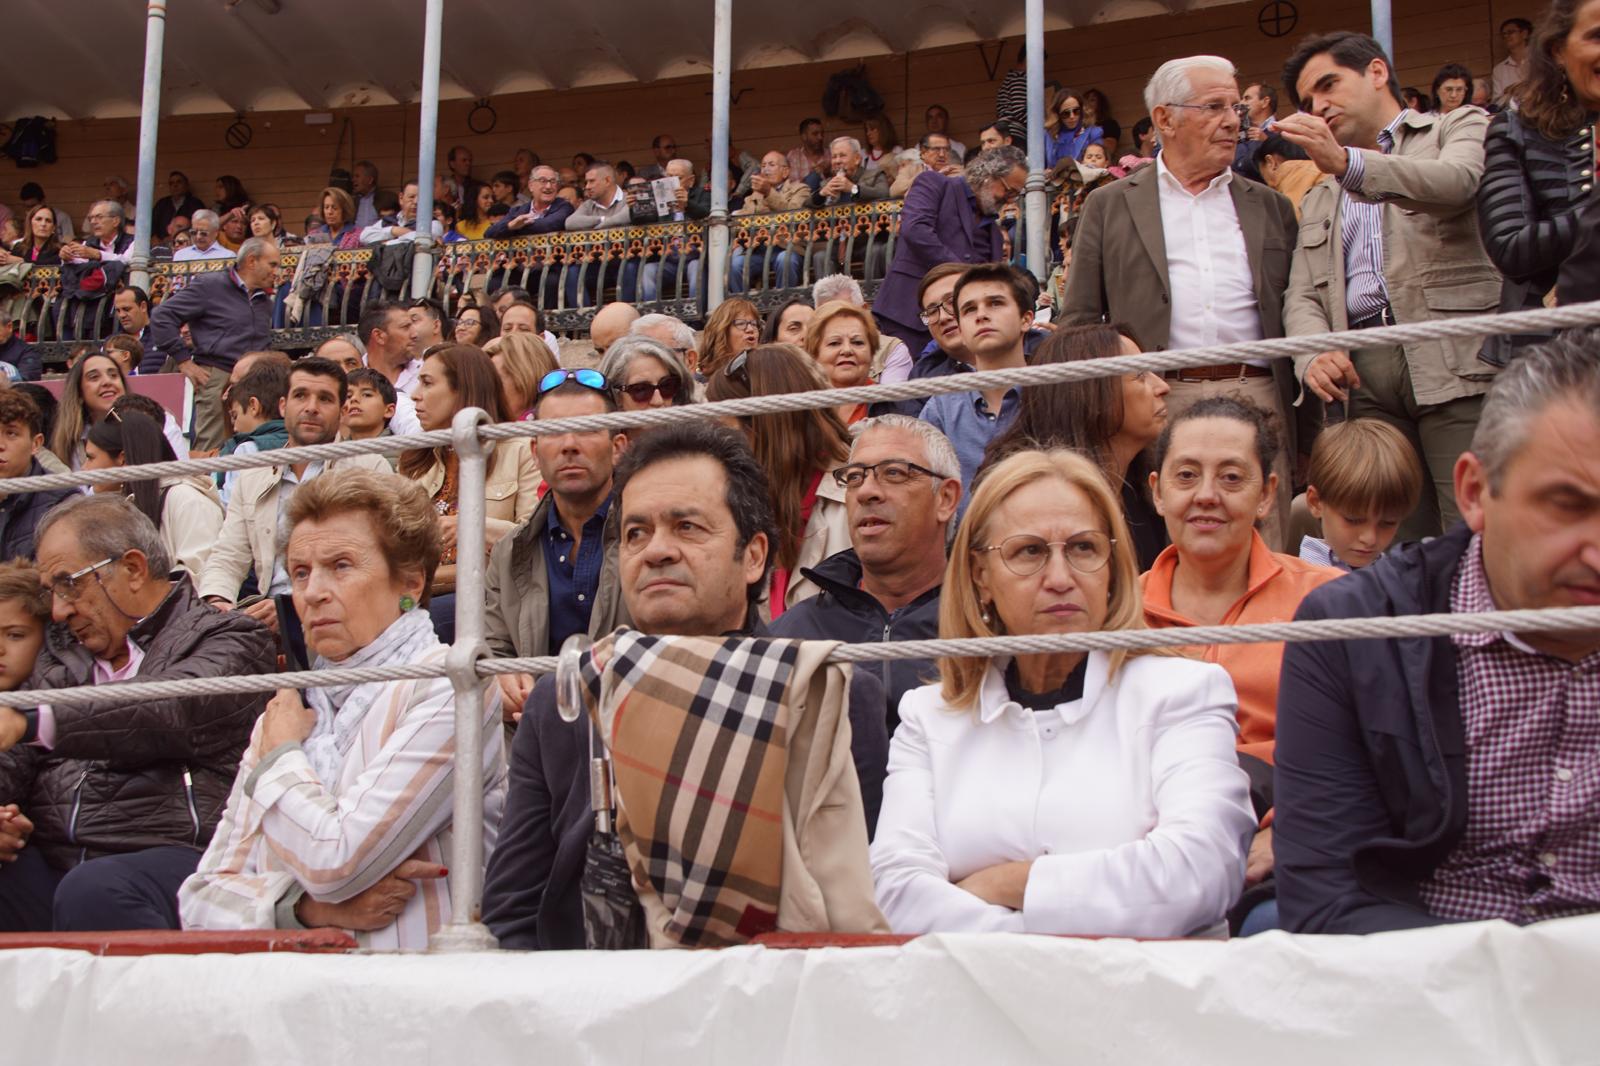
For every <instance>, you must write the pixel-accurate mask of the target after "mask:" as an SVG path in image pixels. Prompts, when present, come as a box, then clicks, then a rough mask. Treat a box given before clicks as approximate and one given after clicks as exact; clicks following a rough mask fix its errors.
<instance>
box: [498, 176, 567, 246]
mask: <svg viewBox="0 0 1600 1066" xmlns="http://www.w3.org/2000/svg"><path fill="white" fill-rule="evenodd" d="M560 187H561V177H560V175H558V174H557V173H556V169H555V168H554V167H547V166H537V167H534V168H533V170H532V171H530V172H529V174H528V202H527V203H525V204H518V205H517V206H515V207H513V208H512V209H511V210H510V211H509V212H508V213H507V214H506V216H505V217H504V218H502V219H501V220H500V221H499V222H496V223H495V224H494V225H492V226H490V227H489V228H488V230H487V231H485V232H484V237H485V238H487V239H489V240H496V241H503V240H506V239H507V238H510V237H529V236H532V235H533V234H535V233H561V232H562V231H563V230H565V229H566V225H567V216H568V215H570V214H572V205H571V204H569V203H567V201H566V200H564V199H562V198H561V197H559V196H557V195H556V189H558V188H560Z"/></svg>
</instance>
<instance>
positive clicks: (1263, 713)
mask: <svg viewBox="0 0 1600 1066" xmlns="http://www.w3.org/2000/svg"><path fill="white" fill-rule="evenodd" d="M1177 569H1178V549H1177V548H1176V547H1169V548H1168V549H1167V550H1166V551H1164V552H1162V553H1161V554H1160V555H1159V556H1158V557H1157V558H1156V562H1155V565H1154V566H1152V567H1151V568H1150V570H1149V572H1148V573H1146V574H1145V575H1144V576H1142V577H1141V578H1140V579H1139V582H1140V584H1141V585H1142V586H1143V589H1144V620H1145V624H1146V625H1148V626H1149V627H1150V628H1151V629H1166V628H1169V627H1171V626H1197V625H1199V624H1200V623H1199V622H1196V621H1194V620H1193V619H1192V618H1187V617H1185V616H1184V615H1181V614H1179V613H1178V612H1177V611H1176V610H1174V609H1173V607H1172V577H1173V574H1174V573H1175V572H1176V571H1177ZM1343 573H1344V572H1343V571H1342V570H1335V569H1333V568H1332V567H1327V566H1316V565H1314V564H1312V563H1308V562H1303V561H1302V560H1300V559H1298V558H1296V557H1295V556H1293V555H1279V554H1277V553H1275V552H1273V551H1272V550H1271V549H1269V548H1268V547H1267V543H1266V541H1264V540H1262V539H1261V535H1260V534H1259V533H1252V534H1251V542H1250V578H1249V587H1248V588H1246V589H1245V593H1244V595H1243V596H1241V597H1239V600H1238V602H1237V603H1235V604H1234V605H1233V606H1232V607H1229V608H1228V613H1227V614H1225V615H1223V617H1222V624H1223V625H1250V624H1253V623H1257V622H1288V621H1291V620H1292V619H1293V618H1294V612H1295V611H1296V610H1297V609H1299V607H1300V601H1301V600H1303V599H1305V596H1306V593H1308V592H1310V591H1311V590H1312V589H1314V588H1316V587H1317V586H1318V585H1324V584H1326V583H1328V582H1329V581H1332V580H1333V579H1334V578H1336V577H1341V576H1343ZM1204 658H1205V661H1206V662H1208V663H1216V664H1218V665H1219V666H1221V667H1222V668H1223V669H1224V670H1226V671H1228V676H1229V677H1231V678H1233V687H1234V689H1235V690H1237V692H1238V694H1239V750H1240V751H1242V752H1245V753H1246V754H1249V755H1254V756H1255V757H1256V758H1258V759H1263V760H1265V761H1267V762H1269V763H1270V762H1272V747H1273V742H1274V739H1275V738H1276V736H1277V732H1278V729H1277V724H1278V671H1279V668H1280V667H1281V666H1282V665H1283V644H1282V643H1281V642H1280V643H1276V644H1208V645H1205V655H1204Z"/></svg>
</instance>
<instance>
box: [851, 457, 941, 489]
mask: <svg viewBox="0 0 1600 1066" xmlns="http://www.w3.org/2000/svg"><path fill="white" fill-rule="evenodd" d="M868 474H873V475H875V476H876V477H877V479H878V481H879V483H881V484H884V485H904V484H906V483H907V482H910V481H915V480H916V479H917V478H919V477H929V478H933V479H934V480H935V481H944V480H946V478H947V477H948V475H946V474H941V473H939V472H938V471H935V470H929V469H928V468H927V467H925V466H918V465H917V464H916V463H913V462H912V461H911V460H910V459H884V460H883V461H881V462H877V463H846V464H845V465H844V466H841V467H840V468H839V469H837V470H835V471H833V480H835V481H837V482H838V483H839V485H840V487H841V488H846V489H858V488H860V487H861V486H862V485H865V484H866V483H867V475H868Z"/></svg>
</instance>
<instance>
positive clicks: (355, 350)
mask: <svg viewBox="0 0 1600 1066" xmlns="http://www.w3.org/2000/svg"><path fill="white" fill-rule="evenodd" d="M311 354H312V355H320V356H321V357H322V358H324V359H326V360H328V361H329V362H330V363H334V364H336V365H337V366H338V367H339V369H340V370H343V371H344V372H345V373H346V374H348V373H350V372H351V371H352V370H360V369H361V368H362V367H364V366H366V365H367V346H366V345H364V344H362V343H361V338H360V337H357V336H356V335H355V334H354V333H341V334H339V335H338V336H337V337H329V338H328V339H327V340H325V341H323V342H322V343H321V344H319V345H317V347H316V348H315V349H314V350H313V351H312V353H311ZM283 368H284V369H285V370H287V369H288V368H289V364H288V363H284V364H283ZM238 369H239V368H238V366H237V364H236V365H235V366H234V370H238Z"/></svg>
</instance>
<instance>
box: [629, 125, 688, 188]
mask: <svg viewBox="0 0 1600 1066" xmlns="http://www.w3.org/2000/svg"><path fill="white" fill-rule="evenodd" d="M677 154H678V139H677V138H676V137H674V136H673V135H672V134H670V133H658V134H656V135H655V136H654V137H653V138H651V140H650V155H651V156H652V157H653V158H654V160H655V161H654V162H653V163H649V164H646V165H645V166H644V167H642V168H640V169H639V171H638V175H639V177H641V178H643V179H644V180H646V181H650V180H652V179H654V178H660V177H664V176H665V175H666V173H667V164H668V163H670V162H672V160H673V157H675V156H676V155H677Z"/></svg>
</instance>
